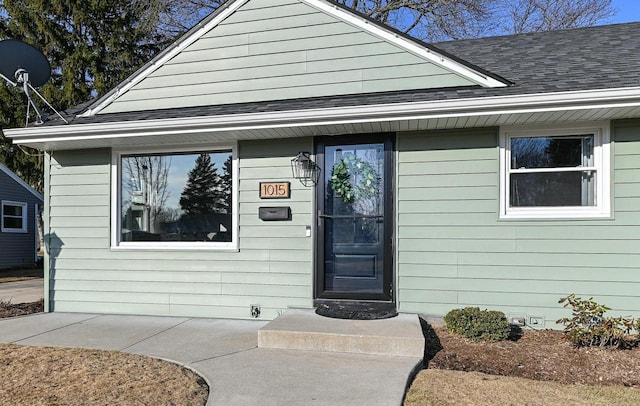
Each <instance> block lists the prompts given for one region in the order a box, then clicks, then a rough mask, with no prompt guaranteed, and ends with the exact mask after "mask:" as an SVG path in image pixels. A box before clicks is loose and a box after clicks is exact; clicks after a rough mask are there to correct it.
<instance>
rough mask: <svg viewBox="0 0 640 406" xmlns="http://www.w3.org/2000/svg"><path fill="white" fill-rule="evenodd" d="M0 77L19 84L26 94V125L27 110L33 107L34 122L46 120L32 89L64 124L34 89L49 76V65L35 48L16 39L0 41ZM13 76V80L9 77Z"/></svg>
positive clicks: (39, 122) (42, 83)
mask: <svg viewBox="0 0 640 406" xmlns="http://www.w3.org/2000/svg"><path fill="white" fill-rule="evenodd" d="M0 77H2V78H3V79H4V80H6V81H7V82H9V83H10V84H11V85H13V86H18V85H19V86H21V87H22V90H23V91H24V94H25V95H26V96H27V100H28V101H29V103H28V104H27V124H26V125H27V126H28V125H29V110H30V107H33V109H34V110H35V113H36V116H37V120H36V124H42V123H43V122H44V120H46V116H43V114H42V112H41V111H40V109H39V108H38V106H37V105H36V103H35V101H34V100H33V97H31V92H32V91H33V92H34V93H35V94H36V95H38V97H40V99H42V101H43V102H45V103H46V105H47V106H49V108H51V110H53V111H54V112H55V113H56V114H57V115H58V116H59V117H60V118H61V119H62V121H64V122H65V123H66V124H69V122H68V121H67V120H65V119H64V117H62V115H61V114H60V113H58V111H57V110H56V109H54V108H53V106H52V105H51V104H49V102H48V101H47V100H46V99H45V98H44V97H43V96H42V95H41V94H40V93H38V91H37V90H36V89H35V88H36V87H40V86H42V85H44V84H45V83H47V82H48V81H49V78H50V77H51V65H50V64H49V61H48V60H47V58H46V57H45V56H44V55H43V54H42V52H40V51H39V50H38V49H37V48H35V47H33V46H31V45H29V44H26V43H24V42H22V41H18V40H17V39H6V40H3V41H0ZM10 78H14V80H12V79H10Z"/></svg>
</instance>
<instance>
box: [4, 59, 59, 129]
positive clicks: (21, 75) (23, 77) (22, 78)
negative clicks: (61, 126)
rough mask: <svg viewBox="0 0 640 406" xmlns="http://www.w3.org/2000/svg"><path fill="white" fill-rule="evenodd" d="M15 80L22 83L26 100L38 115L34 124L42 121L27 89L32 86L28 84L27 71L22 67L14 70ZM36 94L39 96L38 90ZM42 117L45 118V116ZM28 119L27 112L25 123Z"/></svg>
mask: <svg viewBox="0 0 640 406" xmlns="http://www.w3.org/2000/svg"><path fill="white" fill-rule="evenodd" d="M16 82H17V83H19V84H21V85H22V90H23V91H24V94H25V95H27V100H29V105H30V106H32V107H33V110H34V111H35V112H36V116H38V120H37V121H36V124H42V123H44V120H43V117H42V112H41V111H40V109H39V108H38V106H36V103H35V102H34V101H33V97H31V92H30V91H29V88H32V87H31V86H30V85H29V72H27V71H26V70H24V69H18V70H17V71H16ZM32 89H33V88H32ZM36 94H38V96H40V94H39V93H38V92H36ZM40 97H42V96H40ZM27 111H28V110H27ZM44 118H45V119H46V117H44ZM28 120H29V114H28V113H27V124H28V123H29V121H28ZM63 120H64V119H63Z"/></svg>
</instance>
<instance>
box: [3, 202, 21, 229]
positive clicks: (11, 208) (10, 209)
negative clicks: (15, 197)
mask: <svg viewBox="0 0 640 406" xmlns="http://www.w3.org/2000/svg"><path fill="white" fill-rule="evenodd" d="M1 209H2V212H1V213H0V214H2V218H1V221H2V224H1V227H0V229H1V231H2V232H5V233H26V232H27V203H21V202H10V201H2V207H1Z"/></svg>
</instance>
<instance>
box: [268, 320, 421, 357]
mask: <svg viewBox="0 0 640 406" xmlns="http://www.w3.org/2000/svg"><path fill="white" fill-rule="evenodd" d="M258 347H259V348H275V349H287V350H306V351H323V352H343V353H352V354H368V355H387V356H396V357H415V358H422V356H423V354H424V336H423V335H422V328H421V327H420V320H419V319H418V316H417V315H415V314H399V315H398V316H396V317H392V318H389V319H382V320H344V319H333V318H329V317H323V316H319V315H317V314H316V313H315V311H314V310H313V309H289V310H287V311H286V312H285V313H284V314H283V315H281V316H280V317H278V318H276V319H275V320H273V321H271V322H270V323H269V324H267V325H266V326H264V327H263V328H261V329H260V331H259V332H258Z"/></svg>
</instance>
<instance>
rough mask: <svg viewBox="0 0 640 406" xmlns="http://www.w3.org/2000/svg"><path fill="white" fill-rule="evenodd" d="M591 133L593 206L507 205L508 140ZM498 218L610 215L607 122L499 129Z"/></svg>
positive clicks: (609, 163) (592, 216)
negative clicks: (593, 186)
mask: <svg viewBox="0 0 640 406" xmlns="http://www.w3.org/2000/svg"><path fill="white" fill-rule="evenodd" d="M590 134H592V135H593V159H594V165H593V168H594V169H595V172H596V177H595V181H596V190H595V201H596V204H595V206H589V207H586V206H575V207H574V206H569V207H509V201H510V199H509V197H510V196H509V194H510V191H511V185H510V176H509V175H510V174H511V165H510V162H511V150H510V148H511V139H512V138H520V137H547V136H551V137H553V136H571V135H590ZM499 217H500V218H501V219H564V218H601V217H611V151H610V123H609V122H608V121H607V122H595V123H574V124H569V125H564V126H554V127H548V126H536V127H501V128H500V216H499Z"/></svg>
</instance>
